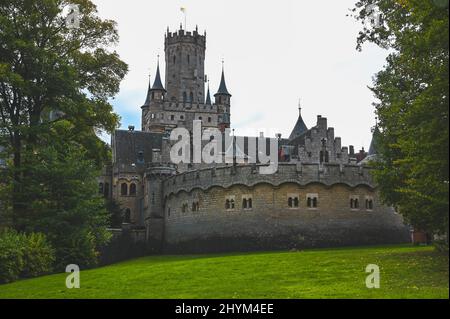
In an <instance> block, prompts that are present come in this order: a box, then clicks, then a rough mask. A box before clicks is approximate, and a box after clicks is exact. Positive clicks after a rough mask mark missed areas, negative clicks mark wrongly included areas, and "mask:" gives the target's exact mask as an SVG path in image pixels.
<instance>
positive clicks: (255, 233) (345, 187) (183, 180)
mask: <svg viewBox="0 0 450 319" xmlns="http://www.w3.org/2000/svg"><path fill="white" fill-rule="evenodd" d="M256 169H257V167H256ZM163 189H164V198H165V200H164V215H165V230H164V232H165V234H164V238H165V250H166V251H170V252H208V251H218V250H220V251H226V250H263V249H264V250H265V249H290V248H303V247H326V246H343V245H363V244H364V245H368V244H382V243H399V242H407V241H408V240H409V232H408V228H407V227H406V226H404V225H403V222H402V218H401V216H400V215H398V214H396V213H395V212H394V211H393V210H392V208H390V207H386V206H384V205H382V204H381V202H380V200H379V197H378V194H377V192H376V191H375V189H374V186H373V181H372V179H371V177H370V170H369V169H368V168H362V167H359V166H339V165H325V166H323V167H319V166H318V165H295V164H285V165H280V167H279V172H278V173H277V174H274V175H260V174H259V173H258V171H257V170H256V173H255V167H252V166H237V167H221V168H216V169H205V170H200V171H193V172H188V173H184V174H180V175H176V176H173V177H171V178H168V179H167V180H165V181H164V187H163ZM308 198H309V199H310V200H309V201H308ZM314 198H315V200H316V205H315V206H316V207H314V205H313V199H314ZM352 199H353V200H355V199H358V207H353V208H352V207H351V205H350V202H351V200H352ZM227 200H228V203H227ZM244 200H245V202H244ZM250 200H251V207H249V206H250V205H249V202H250ZM366 200H367V206H366ZM369 201H370V205H369ZM231 202H233V203H234V206H233V207H232V205H231ZM245 205H247V207H245Z"/></svg>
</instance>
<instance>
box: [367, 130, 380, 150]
mask: <svg viewBox="0 0 450 319" xmlns="http://www.w3.org/2000/svg"><path fill="white" fill-rule="evenodd" d="M379 135H380V130H379V129H378V125H376V126H375V128H374V129H373V134H372V141H371V142H370V147H369V154H368V155H369V156H370V155H376V154H378V147H377V146H378V138H379Z"/></svg>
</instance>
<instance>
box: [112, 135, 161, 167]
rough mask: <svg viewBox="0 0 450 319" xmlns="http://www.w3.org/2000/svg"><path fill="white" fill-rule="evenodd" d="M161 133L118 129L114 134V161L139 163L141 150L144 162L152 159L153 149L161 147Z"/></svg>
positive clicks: (126, 163) (127, 163)
mask: <svg viewBox="0 0 450 319" xmlns="http://www.w3.org/2000/svg"><path fill="white" fill-rule="evenodd" d="M162 137H163V134H161V133H149V132H141V131H129V130H128V131H127V130H116V131H115V132H114V135H113V141H112V143H113V149H114V154H113V156H114V162H116V163H118V164H125V165H131V164H137V162H138V155H139V152H143V157H144V162H145V163H150V162H151V161H152V150H153V149H155V148H156V149H161V145H162Z"/></svg>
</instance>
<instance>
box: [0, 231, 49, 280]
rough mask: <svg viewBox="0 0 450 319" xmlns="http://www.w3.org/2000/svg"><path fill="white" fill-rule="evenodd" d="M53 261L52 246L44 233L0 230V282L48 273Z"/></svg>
mask: <svg viewBox="0 0 450 319" xmlns="http://www.w3.org/2000/svg"><path fill="white" fill-rule="evenodd" d="M54 261H55V256H54V251H53V248H52V247H51V246H50V244H49V243H48V241H47V239H46V237H45V235H44V234H38V233H31V234H29V235H26V234H21V233H18V232H16V231H14V230H10V229H6V230H3V231H1V232H0V283H8V282H12V281H14V280H17V279H19V278H21V277H22V278H23V277H35V276H39V275H43V274H46V273H49V272H50V271H51V270H52V265H53V263H54Z"/></svg>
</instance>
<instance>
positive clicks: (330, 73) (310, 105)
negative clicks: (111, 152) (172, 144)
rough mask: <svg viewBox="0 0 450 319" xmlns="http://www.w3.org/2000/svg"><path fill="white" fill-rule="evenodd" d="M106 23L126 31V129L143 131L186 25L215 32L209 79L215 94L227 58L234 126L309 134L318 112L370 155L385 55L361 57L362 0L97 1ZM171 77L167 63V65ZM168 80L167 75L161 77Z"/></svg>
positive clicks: (372, 51) (370, 49) (122, 98)
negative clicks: (175, 38)
mask: <svg viewBox="0 0 450 319" xmlns="http://www.w3.org/2000/svg"><path fill="white" fill-rule="evenodd" d="M93 2H94V3H96V4H97V6H98V10H99V14H100V16H102V17H103V18H108V19H112V20H115V21H116V22H117V23H118V29H119V34H120V44H119V46H118V47H117V51H118V52H119V54H120V56H121V58H122V60H124V61H125V62H126V63H128V65H129V67H130V72H129V74H128V75H127V77H126V78H125V79H124V81H123V83H122V85H121V91H120V93H119V95H118V96H117V97H116V99H115V100H114V101H113V105H114V107H115V111H116V112H117V113H118V114H119V115H120V116H121V117H122V121H121V123H122V128H126V127H128V125H135V126H136V129H140V127H141V121H140V118H141V109H140V106H141V105H142V104H143V102H144V100H145V95H146V91H147V85H148V74H149V73H150V74H151V75H152V80H153V78H154V74H155V72H156V56H157V54H160V55H161V56H164V33H165V31H166V29H167V26H169V28H170V30H171V31H175V30H177V29H178V28H179V25H180V23H181V22H183V21H184V18H183V15H182V13H181V12H180V7H181V6H184V7H186V8H187V26H188V30H192V29H194V28H195V25H196V24H197V25H198V27H199V32H200V33H203V31H204V30H206V31H207V38H206V41H207V49H206V74H208V76H209V78H210V80H211V91H212V92H211V93H212V94H214V93H215V92H216V90H217V87H218V84H219V80H220V71H221V59H222V57H223V58H224V59H225V75H226V81H227V87H228V90H229V91H230V93H231V94H232V95H233V98H232V105H231V117H232V118H231V120H232V127H233V128H236V133H237V134H244V133H246V131H245V129H246V128H251V129H258V130H259V129H260V128H265V129H272V130H275V131H277V132H280V133H282V134H283V137H288V136H289V134H290V132H291V130H292V128H293V127H294V125H295V122H296V120H297V117H298V99H299V98H301V100H302V108H303V109H302V115H303V119H304V120H305V122H306V124H307V126H308V127H309V128H310V127H312V126H314V125H315V124H316V117H317V115H318V114H320V115H322V116H325V117H327V118H328V125H329V126H332V127H334V128H335V134H336V136H341V137H342V144H343V145H349V144H352V145H355V147H356V148H357V149H358V150H359V148H360V147H361V146H364V147H365V148H366V149H368V147H369V144H370V140H371V132H370V128H371V127H372V126H373V125H374V123H375V119H374V107H373V106H372V103H373V102H374V97H373V95H372V93H371V91H370V90H369V89H368V88H367V86H369V85H371V84H372V80H371V79H372V76H373V75H374V74H375V73H376V72H377V71H379V70H380V69H381V68H382V66H383V64H384V60H385V57H386V54H387V53H386V51H383V50H381V49H379V48H377V47H375V46H372V45H366V46H364V50H363V52H357V51H356V49H355V47H356V37H357V34H358V31H359V30H360V29H361V26H360V25H359V24H358V23H357V22H356V21H355V20H354V19H353V18H351V17H347V16H346V14H348V13H349V9H350V8H352V7H353V5H354V3H355V2H356V0H322V1H304V0H276V1H275V0H273V1H272V0H270V1H262V0H245V1H243V0H207V1H206V0H184V1H181V0H145V1H144V0H127V1H124V0H93ZM161 62H162V64H161V67H162V68H161V70H164V61H161ZM162 77H163V82H164V74H162Z"/></svg>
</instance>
